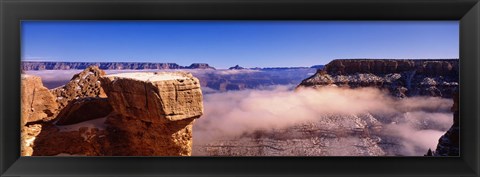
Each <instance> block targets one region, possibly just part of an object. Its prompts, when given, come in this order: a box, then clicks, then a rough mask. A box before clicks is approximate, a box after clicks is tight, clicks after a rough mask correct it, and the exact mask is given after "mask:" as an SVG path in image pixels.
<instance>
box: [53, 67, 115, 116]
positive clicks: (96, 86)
mask: <svg viewBox="0 0 480 177" xmlns="http://www.w3.org/2000/svg"><path fill="white" fill-rule="evenodd" d="M104 75H105V71H103V70H101V69H99V68H98V66H95V65H92V66H89V67H87V68H86V69H85V70H83V71H82V72H80V73H78V74H75V75H74V76H73V77H72V79H71V80H70V82H68V83H67V84H65V85H64V86H62V87H58V88H55V89H52V90H51V92H52V93H53V95H55V96H56V101H57V103H58V105H59V109H62V108H64V107H65V106H67V105H68V103H69V102H70V101H72V100H75V99H79V98H85V97H103V98H104V97H106V95H105V92H104V91H103V89H102V87H101V83H100V80H99V78H100V77H102V76H104Z"/></svg>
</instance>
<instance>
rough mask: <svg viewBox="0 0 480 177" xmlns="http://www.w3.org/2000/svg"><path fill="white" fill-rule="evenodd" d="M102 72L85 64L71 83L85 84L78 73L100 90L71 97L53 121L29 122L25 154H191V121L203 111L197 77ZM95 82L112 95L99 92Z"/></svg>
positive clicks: (87, 82)
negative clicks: (100, 95)
mask: <svg viewBox="0 0 480 177" xmlns="http://www.w3.org/2000/svg"><path fill="white" fill-rule="evenodd" d="M93 69H98V68H95V67H93ZM96 73H97V74H96ZM101 73H102V71H101V70H98V72H97V71H95V70H93V71H92V70H90V69H88V68H87V69H86V70H85V71H84V72H82V73H80V74H79V75H76V76H75V77H74V79H72V80H73V81H74V82H73V83H70V84H71V85H72V86H73V85H74V84H78V83H82V82H76V81H75V78H78V77H80V78H83V79H85V84H86V85H87V86H89V88H91V89H97V90H96V92H87V93H86V94H84V93H80V94H79V95H81V96H83V97H81V98H80V97H79V98H76V97H75V98H74V99H72V100H70V101H69V102H67V104H66V105H65V106H63V107H62V108H61V109H60V110H58V111H57V112H54V113H53V114H52V115H57V116H56V119H55V121H49V122H41V123H35V124H29V125H28V128H29V129H24V130H28V131H23V132H22V141H23V142H24V143H23V144H26V145H28V147H29V149H28V148H27V146H25V147H22V155H26V156H28V155H34V156H53V155H60V156H63V155H74V156H183V155H191V151H192V125H193V123H194V120H195V119H196V118H199V117H200V116H201V115H202V114H203V102H202V92H201V90H200V82H199V81H198V79H197V78H195V77H193V76H192V75H191V74H188V73H181V72H175V73H166V72H165V73H128V74H115V75H107V76H103V77H98V76H100V75H101ZM89 76H95V77H94V78H95V79H92V78H90V79H88V78H89ZM97 81H98V82H100V81H101V82H100V83H101V86H102V91H103V90H105V94H106V95H105V96H108V98H102V97H99V94H98V93H101V92H100V91H99V90H98V89H99V87H96V85H95V84H96V83H98V82H97ZM92 82H93V83H92ZM63 88H68V87H63ZM87 90H88V89H87ZM47 93H49V94H51V93H50V92H48V90H47ZM54 93H55V92H54ZM54 98H55V97H54V96H52V99H51V102H52V103H54V104H56V102H55V99H54ZM22 119H23V117H22ZM23 151H25V152H26V153H23Z"/></svg>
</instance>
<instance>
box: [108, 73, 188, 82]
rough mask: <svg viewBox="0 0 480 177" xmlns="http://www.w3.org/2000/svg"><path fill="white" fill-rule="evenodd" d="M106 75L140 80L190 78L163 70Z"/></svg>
mask: <svg viewBox="0 0 480 177" xmlns="http://www.w3.org/2000/svg"><path fill="white" fill-rule="evenodd" d="M106 77H121V78H130V79H135V80H140V81H148V82H155V81H165V80H176V79H188V77H186V76H184V75H181V74H179V73H174V72H162V73H159V74H157V73H153V72H137V73H119V74H110V75H107V76H106Z"/></svg>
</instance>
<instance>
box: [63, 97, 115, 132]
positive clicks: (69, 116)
mask: <svg viewBox="0 0 480 177" xmlns="http://www.w3.org/2000/svg"><path fill="white" fill-rule="evenodd" d="M112 111H113V109H112V106H111V105H110V103H109V102H108V99H107V98H99V97H86V98H79V99H76V100H72V101H71V102H69V103H68V105H67V106H66V107H65V108H63V109H62V110H61V111H60V113H58V115H57V118H58V121H57V122H56V123H55V124H56V125H71V124H76V123H80V122H83V121H88V120H93V119H98V118H102V117H106V116H108V115H109V114H110V113H111V112H112Z"/></svg>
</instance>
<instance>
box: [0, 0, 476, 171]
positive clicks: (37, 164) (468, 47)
mask: <svg viewBox="0 0 480 177" xmlns="http://www.w3.org/2000/svg"><path fill="white" fill-rule="evenodd" d="M0 15H1V17H0V18H1V21H0V25H1V28H0V29H1V33H0V35H1V36H0V40H1V49H0V54H1V55H0V57H1V60H0V78H1V80H0V101H1V102H0V140H1V142H0V163H1V164H0V174H1V176H479V174H480V172H479V169H480V166H479V149H480V147H479V142H480V141H479V140H480V137H479V129H480V125H479V121H478V119H479V118H480V117H479V113H480V112H479V108H480V106H479V101H480V97H479V96H480V95H479V90H480V82H479V76H480V73H479V70H480V52H479V50H480V3H479V1H478V0H243V1H242V0H138V1H134V0H115V1H109V0H0ZM21 20H459V21H460V117H461V123H460V127H461V138H460V142H461V145H460V148H461V150H460V152H461V156H460V157H308V158H307V157H20V145H19V144H20V143H19V140H20V126H19V125H20V119H19V118H20V67H18V66H20V22H21Z"/></svg>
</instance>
